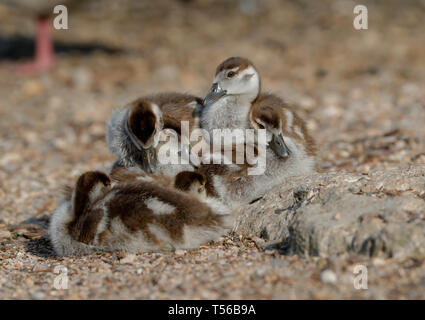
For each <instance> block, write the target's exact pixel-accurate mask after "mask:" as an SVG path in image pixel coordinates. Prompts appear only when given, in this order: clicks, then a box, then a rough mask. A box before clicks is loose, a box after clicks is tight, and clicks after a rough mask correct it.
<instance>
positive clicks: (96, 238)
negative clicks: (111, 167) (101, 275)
mask: <svg viewBox="0 0 425 320" xmlns="http://www.w3.org/2000/svg"><path fill="white" fill-rule="evenodd" d="M115 174H116V176H115V178H114V179H115V181H120V180H121V181H126V182H113V181H112V180H111V178H110V177H108V176H107V175H106V174H104V173H102V172H98V171H90V172H86V173H84V174H83V175H81V176H80V177H79V179H78V181H77V183H76V185H75V188H74V190H73V191H72V193H68V194H67V195H66V196H65V199H63V201H62V203H61V204H60V205H59V207H58V208H57V209H56V211H55V212H54V214H53V216H52V219H51V222H50V227H49V231H50V239H51V242H52V244H53V247H54V249H55V251H56V253H57V254H58V255H61V256H68V255H84V254H89V253H93V252H97V251H114V250H125V251H127V252H133V253H139V252H146V251H161V250H170V249H189V248H196V247H198V246H199V245H200V244H202V243H206V242H208V241H211V240H215V239H217V238H219V237H220V236H222V235H224V234H225V233H226V232H227V231H229V230H230V229H231V227H232V225H233V218H232V216H231V214H230V211H229V210H228V209H227V208H226V207H225V206H223V204H221V203H220V202H218V201H216V200H214V199H211V198H207V197H206V196H205V188H204V185H205V177H204V176H203V175H201V174H199V173H195V172H181V173H179V174H178V175H177V176H176V178H175V183H174V185H172V186H166V185H163V184H160V183H158V182H157V181H155V180H153V181H146V180H143V179H142V180H141V179H137V175H136V174H135V175H134V176H133V177H129V176H127V177H124V176H122V175H121V176H119V175H120V174H121V173H119V172H116V173H115ZM123 174H125V172H124V173H123ZM127 174H128V171H127Z"/></svg>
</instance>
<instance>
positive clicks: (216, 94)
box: [202, 83, 227, 106]
mask: <svg viewBox="0 0 425 320" xmlns="http://www.w3.org/2000/svg"><path fill="white" fill-rule="evenodd" d="M226 93H227V91H226V90H223V89H221V88H220V86H219V85H218V83H213V85H212V87H211V89H210V91H208V93H207V95H206V97H205V98H204V100H203V101H202V102H203V105H204V106H206V105H208V104H210V103H212V102H215V101H217V100H218V99H220V98H221V97H222V96H224V95H225V94H226Z"/></svg>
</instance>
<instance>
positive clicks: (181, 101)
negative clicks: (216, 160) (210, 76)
mask: <svg viewBox="0 0 425 320" xmlns="http://www.w3.org/2000/svg"><path fill="white" fill-rule="evenodd" d="M201 103H202V99H200V98H198V97H195V96H192V95H189V94H181V93H160V94H156V95H150V96H146V97H142V98H139V99H137V100H135V101H133V102H131V103H129V104H128V105H126V106H124V107H123V108H120V109H117V110H115V111H114V112H113V113H112V115H111V116H110V118H109V120H108V122H107V136H106V140H107V145H108V148H109V150H110V151H111V152H112V153H113V154H114V155H115V156H116V157H117V160H116V162H115V164H114V166H122V167H126V168H130V167H135V168H139V169H141V170H143V171H145V172H149V173H151V172H159V173H161V174H164V175H168V176H175V175H176V174H177V173H178V172H181V171H184V170H189V171H190V170H193V166H192V165H191V164H190V163H189V164H173V165H168V164H161V163H160V162H158V156H157V151H158V149H159V147H160V146H161V143H160V142H159V140H160V134H161V130H162V129H172V130H174V132H176V133H177V135H178V136H180V135H181V121H187V122H188V123H189V130H190V131H192V130H193V129H194V128H198V127H199V115H198V114H199V113H200V110H201V108H202V105H201ZM176 147H177V146H176ZM173 152H177V153H179V152H186V153H187V154H189V150H178V149H176V150H173ZM180 156H181V154H180Z"/></svg>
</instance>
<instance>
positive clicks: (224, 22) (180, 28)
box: [0, 0, 425, 223]
mask: <svg viewBox="0 0 425 320" xmlns="http://www.w3.org/2000/svg"><path fill="white" fill-rule="evenodd" d="M21 1H23V2H24V4H22V5H20V6H19V4H20V2H21ZM37 2H39V3H40V4H41V3H42V2H43V0H35V1H30V3H32V6H33V5H34V3H37ZM66 4H67V6H68V25H69V28H68V30H54V29H53V28H52V22H51V20H50V24H49V26H50V29H51V32H52V36H53V39H54V48H55V52H56V60H55V65H54V66H53V67H52V68H51V69H50V70H49V71H48V72H43V73H27V72H22V70H20V69H19V68H16V65H17V64H20V63H23V62H26V61H29V60H31V59H32V57H33V55H34V45H35V35H36V21H37V14H38V12H37V10H35V9H34V8H32V6H31V5H29V4H27V5H25V1H24V0H19V1H15V5H14V6H11V5H10V4H9V3H8V1H7V0H0V135H1V139H0V203H1V207H0V209H1V216H0V219H1V220H2V221H3V223H12V222H16V221H18V220H22V218H24V217H25V216H27V215H28V216H37V215H40V214H44V213H46V212H47V213H49V212H52V211H53V209H54V208H55V206H56V205H57V201H56V197H57V188H58V186H60V185H61V184H63V183H66V182H71V181H74V179H75V178H76V177H77V175H78V174H80V173H81V172H83V171H85V170H90V169H102V168H106V167H108V166H109V165H110V164H111V163H112V161H113V157H112V156H111V155H110V154H109V153H108V150H107V148H106V145H105V121H106V120H107V118H108V116H109V115H110V113H111V111H112V110H113V109H114V108H117V107H121V106H123V105H124V104H126V103H127V102H129V101H131V100H132V99H135V98H137V97H139V96H141V95H143V94H147V93H153V92H159V91H165V90H175V91H182V92H189V93H193V94H196V95H199V96H204V95H205V93H206V92H207V90H208V88H209V86H210V82H211V79H212V76H213V73H214V70H215V67H216V65H217V64H218V63H220V62H221V61H222V60H224V59H225V58H227V57H229V56H235V55H241V56H245V57H248V58H249V59H251V60H252V61H253V62H254V64H255V65H256V66H257V68H258V70H259V72H260V74H261V76H262V81H263V83H262V84H263V89H264V90H266V91H270V92H273V93H276V94H278V95H279V96H281V97H282V98H284V99H285V100H287V101H288V102H289V103H292V104H294V105H296V106H297V108H298V109H299V112H300V114H301V115H302V116H303V117H304V118H305V119H306V120H307V123H308V127H309V128H310V130H311V131H312V133H313V135H314V136H315V137H316V140H317V143H318V145H319V150H320V159H321V161H322V167H323V169H324V170H347V171H359V172H368V171H370V170H382V169H387V168H390V167H403V166H406V165H409V164H412V163H425V155H424V151H425V148H424V146H425V126H424V124H425V81H424V80H425V63H424V62H425V24H424V23H423V19H424V17H425V1H423V0H408V1H396V0H381V1H371V0H367V1H362V2H361V3H357V2H356V1H351V0H334V1H331V0H323V1H307V0H270V1H261V0H257V1H256V0H226V1H224V0H214V1H213V0H186V1H183V0H159V1H148V0H122V1H115V0H87V1H79V0H74V1H70V2H69V5H68V3H66ZM357 4H363V5H366V6H367V8H368V13H369V29H368V30H355V29H354V28H353V19H354V17H355V14H353V8H354V7H355V5H357ZM54 16H55V15H52V16H51V17H54ZM0 222H1V221H0Z"/></svg>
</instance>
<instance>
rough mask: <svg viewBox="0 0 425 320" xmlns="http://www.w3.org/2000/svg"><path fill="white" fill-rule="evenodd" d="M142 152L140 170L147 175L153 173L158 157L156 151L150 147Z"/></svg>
mask: <svg viewBox="0 0 425 320" xmlns="http://www.w3.org/2000/svg"><path fill="white" fill-rule="evenodd" d="M141 152H142V163H141V165H142V169H143V170H144V171H146V172H147V173H154V172H155V170H156V165H157V163H158V156H157V153H156V149H155V148H154V147H150V148H148V149H143V150H141Z"/></svg>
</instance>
